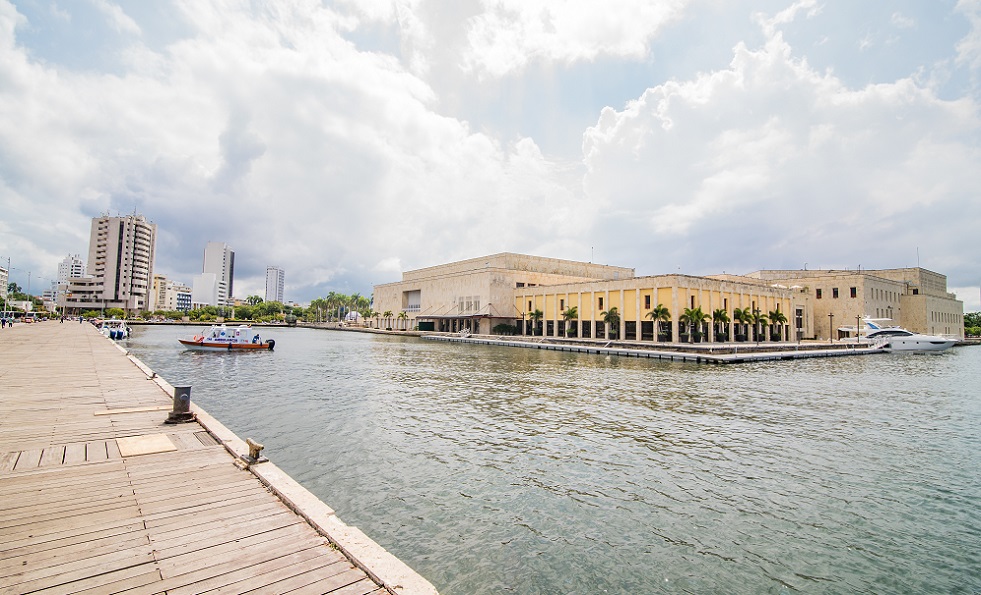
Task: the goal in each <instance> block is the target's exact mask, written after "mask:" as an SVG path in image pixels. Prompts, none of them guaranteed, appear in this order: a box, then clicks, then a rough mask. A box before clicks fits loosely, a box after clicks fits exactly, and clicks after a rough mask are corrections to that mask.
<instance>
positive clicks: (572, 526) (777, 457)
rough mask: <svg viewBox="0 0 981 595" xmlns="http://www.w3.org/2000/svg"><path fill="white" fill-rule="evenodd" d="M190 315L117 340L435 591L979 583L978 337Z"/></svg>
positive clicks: (872, 588)
mask: <svg viewBox="0 0 981 595" xmlns="http://www.w3.org/2000/svg"><path fill="white" fill-rule="evenodd" d="M180 334H184V333H183V332H182V331H181V330H179V329H173V328H167V327H163V328H160V327H142V328H141V327H137V329H136V330H135V332H134V336H133V338H132V339H131V340H130V341H129V348H130V349H131V350H132V351H133V352H134V353H135V354H136V355H137V356H138V357H140V358H141V359H143V360H144V361H145V362H146V363H147V364H148V365H150V366H151V367H152V368H154V369H155V370H156V371H157V372H158V373H159V374H161V375H162V376H163V377H164V378H166V379H167V380H168V381H169V382H171V383H172V384H184V383H186V384H190V385H192V386H193V387H194V388H193V393H192V398H193V400H194V401H195V402H197V403H198V404H200V405H201V406H202V407H204V408H205V409H207V410H208V411H209V412H210V413H212V414H213V415H215V416H216V417H217V418H218V419H220V420H221V421H222V422H223V423H225V424H226V425H227V426H229V427H230V428H232V429H233V430H234V431H235V432H236V433H238V434H239V435H240V436H242V437H243V438H245V437H252V438H255V439H256V440H258V441H260V442H262V443H264V444H265V445H266V450H265V451H264V454H268V456H269V457H270V458H271V459H272V460H273V461H275V462H276V464H278V465H280V466H281V467H283V468H284V469H285V470H286V471H287V472H289V473H290V474H291V475H292V476H293V477H294V478H296V479H297V480H298V481H300V482H301V483H303V484H304V485H305V486H306V487H308V488H309V489H310V490H311V491H313V492H314V493H315V494H317V495H318V496H319V497H320V498H322V499H323V500H324V501H325V502H327V503H328V504H329V505H330V506H332V507H334V508H335V509H336V510H337V513H338V516H339V517H340V518H341V519H343V520H344V521H345V522H347V523H349V524H353V525H356V526H358V527H360V528H361V529H362V530H364V531H365V532H366V533H367V534H368V535H370V536H371V537H372V538H373V539H375V540H376V541H378V542H379V543H381V544H382V545H384V546H385V547H386V548H388V549H389V550H390V551H391V552H393V553H394V554H395V555H396V556H398V557H400V558H402V559H403V560H405V561H406V562H407V563H408V564H409V565H410V566H412V567H413V568H415V569H416V570H418V571H419V572H420V573H421V574H423V575H424V576H426V577H427V578H428V579H430V580H431V581H432V582H433V583H434V584H435V585H436V586H437V588H438V589H439V590H440V591H441V592H442V593H445V594H452V593H461V594H462V593H582V594H587V593H601V592H610V593H624V592H633V593H652V592H672V593H673V592H679V591H680V592H695V593H705V592H726V593H732V592H735V593H760V592H790V591H807V592H815V591H820V592H842V593H843V592H876V593H881V592H919V593H925V592H935V593H951V592H965V593H970V592H977V591H978V590H979V589H981V575H979V573H978V568H981V482H979V481H978V469H981V430H979V425H978V423H977V421H978V419H979V417H981V415H979V414H981V398H979V397H978V396H977V392H978V391H977V388H976V387H977V386H978V385H979V384H981V371H979V370H981V365H979V364H981V349H979V348H962V349H955V350H952V351H951V352H948V353H945V354H942V355H932V356H923V355H898V354H883V355H875V356H866V357H852V358H843V359H823V358H822V359H815V360H802V361H795V362H778V363H760V364H745V365H738V366H705V365H694V364H682V363H668V362H652V361H648V360H637V359H622V358H616V357H611V358H608V357H603V356H589V355H583V354H571V353H562V352H554V351H537V350H528V349H512V348H496V347H487V346H462V345H456V344H446V343H436V342H428V341H420V340H416V339H411V338H392V337H379V336H374V335H364V334H358V333H344V332H325V331H313V330H307V329H276V330H272V329H270V330H268V331H266V332H264V333H263V336H264V337H265V336H266V335H269V337H271V338H275V339H276V351H274V352H259V353H195V352H185V351H181V350H180V349H179V345H178V344H177V342H176V339H175V338H176V336H177V335H180Z"/></svg>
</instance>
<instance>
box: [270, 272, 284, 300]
mask: <svg viewBox="0 0 981 595" xmlns="http://www.w3.org/2000/svg"><path fill="white" fill-rule="evenodd" d="M285 289H286V271H284V270H283V269H281V268H279V267H266V301H267V302H279V303H283V293H284V291H285Z"/></svg>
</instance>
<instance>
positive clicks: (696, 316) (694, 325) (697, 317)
mask: <svg viewBox="0 0 981 595" xmlns="http://www.w3.org/2000/svg"><path fill="white" fill-rule="evenodd" d="M706 318H708V315H707V314H705V312H702V307H701V306H699V307H697V308H685V312H684V314H682V315H681V316H680V317H679V318H678V321H679V322H683V323H685V324H688V325H689V326H690V327H691V332H690V334H689V336H690V337H691V339H694V340H695V342H698V341H699V340H700V339H701V337H702V323H704V322H705V319H706Z"/></svg>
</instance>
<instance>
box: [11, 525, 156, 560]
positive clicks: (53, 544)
mask: <svg viewBox="0 0 981 595" xmlns="http://www.w3.org/2000/svg"><path fill="white" fill-rule="evenodd" d="M143 530H144V526H143V523H142V522H129V523H126V522H120V523H116V524H114V525H112V526H107V527H101V528H97V529H92V530H82V531H81V532H80V531H78V530H74V531H62V532H60V533H54V534H49V535H41V536H37V537H35V536H33V535H32V536H29V537H27V538H26V539H21V540H18V541H7V542H5V543H3V544H0V560H3V559H6V558H8V557H12V556H20V555H25V554H29V553H31V552H42V551H47V550H49V549H57V548H59V547H63V546H71V545H74V544H76V543H85V542H87V541H95V540H98V539H101V538H103V537H109V536H118V535H126V534H127V533H132V532H134V531H143Z"/></svg>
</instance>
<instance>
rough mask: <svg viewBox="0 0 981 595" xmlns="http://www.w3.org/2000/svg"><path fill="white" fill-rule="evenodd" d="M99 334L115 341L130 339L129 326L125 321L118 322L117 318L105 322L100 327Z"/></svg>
mask: <svg viewBox="0 0 981 595" xmlns="http://www.w3.org/2000/svg"><path fill="white" fill-rule="evenodd" d="M99 332H100V333H102V334H103V335H105V336H107V337H109V338H110V339H112V340H113V341H118V340H120V339H129V326H127V325H126V321H125V320H116V319H115V318H113V319H112V320H103V321H102V324H101V325H100V326H99Z"/></svg>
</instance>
